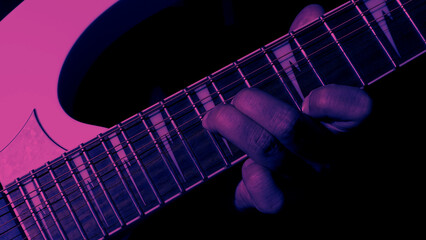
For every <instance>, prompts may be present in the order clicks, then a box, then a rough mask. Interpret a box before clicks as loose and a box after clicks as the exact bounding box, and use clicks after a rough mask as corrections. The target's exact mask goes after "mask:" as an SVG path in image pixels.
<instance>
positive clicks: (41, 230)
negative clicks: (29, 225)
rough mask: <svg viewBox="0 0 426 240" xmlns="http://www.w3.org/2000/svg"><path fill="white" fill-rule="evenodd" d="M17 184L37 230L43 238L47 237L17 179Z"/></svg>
mask: <svg viewBox="0 0 426 240" xmlns="http://www.w3.org/2000/svg"><path fill="white" fill-rule="evenodd" d="M17 185H18V189H19V191H20V192H21V194H22V196H23V197H24V201H25V204H26V205H27V207H28V209H29V210H30V213H31V216H32V217H33V219H34V221H35V223H36V225H37V228H38V230H39V231H40V233H41V235H42V236H43V238H44V239H47V237H46V233H45V232H44V231H43V227H42V226H41V225H40V222H39V221H38V218H37V216H36V214H35V213H34V210H33V209H32V207H31V204H30V202H29V201H28V198H27V196H26V194H25V192H24V189H22V185H21V183H20V181H19V180H18V182H17Z"/></svg>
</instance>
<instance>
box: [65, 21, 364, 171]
mask: <svg viewBox="0 0 426 240" xmlns="http://www.w3.org/2000/svg"><path fill="white" fill-rule="evenodd" d="M362 27H365V26H362ZM362 27H361V28H362ZM357 30H359V29H356V30H354V32H355V31H357ZM327 33H328V32H326V33H324V34H327ZM351 33H352V32H351ZM351 33H349V34H347V35H345V36H343V37H342V38H341V39H343V38H344V37H346V36H348V35H350V34H351ZM322 35H323V34H322ZM333 44H334V42H332V43H331V44H328V45H326V46H325V47H323V48H326V47H328V46H329V45H333ZM297 50H299V48H297V49H295V50H293V51H292V52H294V51H297ZM321 50H322V49H319V50H317V51H316V52H314V53H312V54H311V55H314V54H316V53H317V52H319V51H321ZM288 54H289V53H287V54H285V55H288ZM285 55H283V56H285ZM311 55H310V56H311ZM308 57H309V56H308ZM280 58H281V57H279V58H278V59H280ZM278 59H276V60H273V61H277V60H278ZM304 60H305V58H302V59H301V60H299V64H300V61H304ZM296 63H298V62H296ZM271 64H273V63H268V64H266V65H263V66H261V67H259V68H258V69H256V70H254V71H253V72H251V73H249V74H247V75H246V76H247V77H248V76H250V75H251V74H253V73H255V72H257V71H258V70H259V69H261V68H263V67H265V66H268V65H271ZM287 69H288V68H287ZM283 70H284V72H285V70H286V69H283ZM283 70H280V71H283ZM273 75H275V74H273ZM240 80H242V78H239V79H237V80H236V81H234V82H232V83H230V84H228V85H226V86H225V87H223V88H222V89H220V90H218V91H216V92H213V94H211V95H209V96H207V97H205V98H203V99H201V100H199V101H198V102H195V103H194V105H196V104H198V103H200V102H202V101H203V100H206V99H207V98H209V97H211V96H212V95H214V94H220V91H221V90H223V89H225V88H228V87H229V86H230V85H233V84H234V83H238V82H239V81H240ZM193 107H194V106H188V107H186V108H184V109H182V110H181V111H179V112H177V113H175V114H174V115H177V114H179V113H180V112H182V111H184V110H186V109H188V108H190V109H191V110H192V108H193ZM174 115H172V116H171V118H168V119H165V120H171V119H172V117H173V116H174ZM128 123H130V122H128ZM162 123H164V121H163V122H159V123H157V124H155V125H153V126H151V127H149V128H148V129H147V130H154V129H152V128H154V127H155V126H156V125H158V124H162ZM126 124H127V123H126ZM182 125H184V124H182ZM123 126H124V125H123ZM178 127H180V126H178ZM142 133H146V132H145V130H144V131H143V132H141V133H139V134H142ZM133 137H136V135H135V136H133ZM133 137H132V138H133ZM161 137H164V136H160V138H161ZM129 140H130V139H129ZM156 140H158V139H156ZM123 143H125V142H120V143H119V144H123ZM115 147H117V146H113V147H111V148H110V149H107V151H108V150H112V149H113V148H115ZM69 155H71V154H69ZM96 157H97V156H94V157H93V158H96ZM78 167H79V166H77V167H76V168H78ZM76 168H74V170H75V169H76Z"/></svg>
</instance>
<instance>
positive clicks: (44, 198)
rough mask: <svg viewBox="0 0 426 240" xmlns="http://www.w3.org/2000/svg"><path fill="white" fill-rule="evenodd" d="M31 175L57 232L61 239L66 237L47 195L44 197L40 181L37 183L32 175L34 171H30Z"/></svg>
mask: <svg viewBox="0 0 426 240" xmlns="http://www.w3.org/2000/svg"><path fill="white" fill-rule="evenodd" d="M31 177H32V180H33V182H34V184H35V186H36V188H37V189H39V190H40V191H39V192H40V195H41V197H42V199H43V201H44V203H45V205H46V207H47V210H48V211H49V214H50V216H51V217H52V219H53V221H54V222H55V225H56V227H57V229H58V231H59V233H60V234H61V237H62V238H63V239H67V237H66V234H65V231H64V229H63V227H62V226H61V223H60V222H59V219H58V217H57V216H56V213H55V211H53V209H52V207H51V206H50V203H49V202H48V201H47V197H46V195H45V193H44V192H43V191H42V190H41V187H40V183H39V181H38V179H37V178H36V176H35V175H34V171H31Z"/></svg>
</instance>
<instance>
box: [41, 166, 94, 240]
mask: <svg viewBox="0 0 426 240" xmlns="http://www.w3.org/2000/svg"><path fill="white" fill-rule="evenodd" d="M47 169H48V171H49V173H50V176H51V177H52V179H53V181H54V182H55V186H56V188H57V189H58V191H59V193H60V194H61V198H62V200H63V201H64V203H65V206H66V207H67V209H68V211H69V213H70V214H71V217H72V219H73V220H74V223H75V225H76V226H77V228H78V231H79V232H80V234H81V236H83V238H85V239H87V235H86V232H85V231H84V229H83V227H82V225H81V223H80V221H79V220H78V218H77V216H76V215H75V213H74V211H73V210H72V208H71V206H70V203H69V201H68V197H67V196H66V195H65V194H64V191H63V189H62V187H61V185H60V182H58V180H57V179H56V176H55V173H54V172H53V169H52V167H51V166H50V165H49V164H47Z"/></svg>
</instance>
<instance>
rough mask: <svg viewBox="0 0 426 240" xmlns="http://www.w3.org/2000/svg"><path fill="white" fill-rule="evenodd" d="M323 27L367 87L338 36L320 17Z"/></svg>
mask: <svg viewBox="0 0 426 240" xmlns="http://www.w3.org/2000/svg"><path fill="white" fill-rule="evenodd" d="M320 19H321V21H322V23H323V25H324V26H325V28H326V29H327V31H328V32H329V33H330V35H331V37H332V38H333V40H334V42H335V43H336V44H337V46H338V47H339V49H340V51H341V52H342V53H343V56H345V58H346V60H347V61H348V63H349V65H350V66H351V68H352V70H353V71H354V72H355V74H356V75H357V77H358V79H359V81H360V82H361V84H362V86H365V83H364V80H362V78H361V76H360V75H359V73H358V71H357V70H356V68H355V66H354V65H353V64H352V62H351V60H350V59H349V57H348V55H347V54H346V52H345V51H344V50H343V47H342V46H341V45H340V42H339V40H338V39H337V37H336V35H334V33H333V31H332V30H331V28H330V27H329V26H328V24H327V23H326V22H325V19H324V18H323V17H320Z"/></svg>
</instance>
